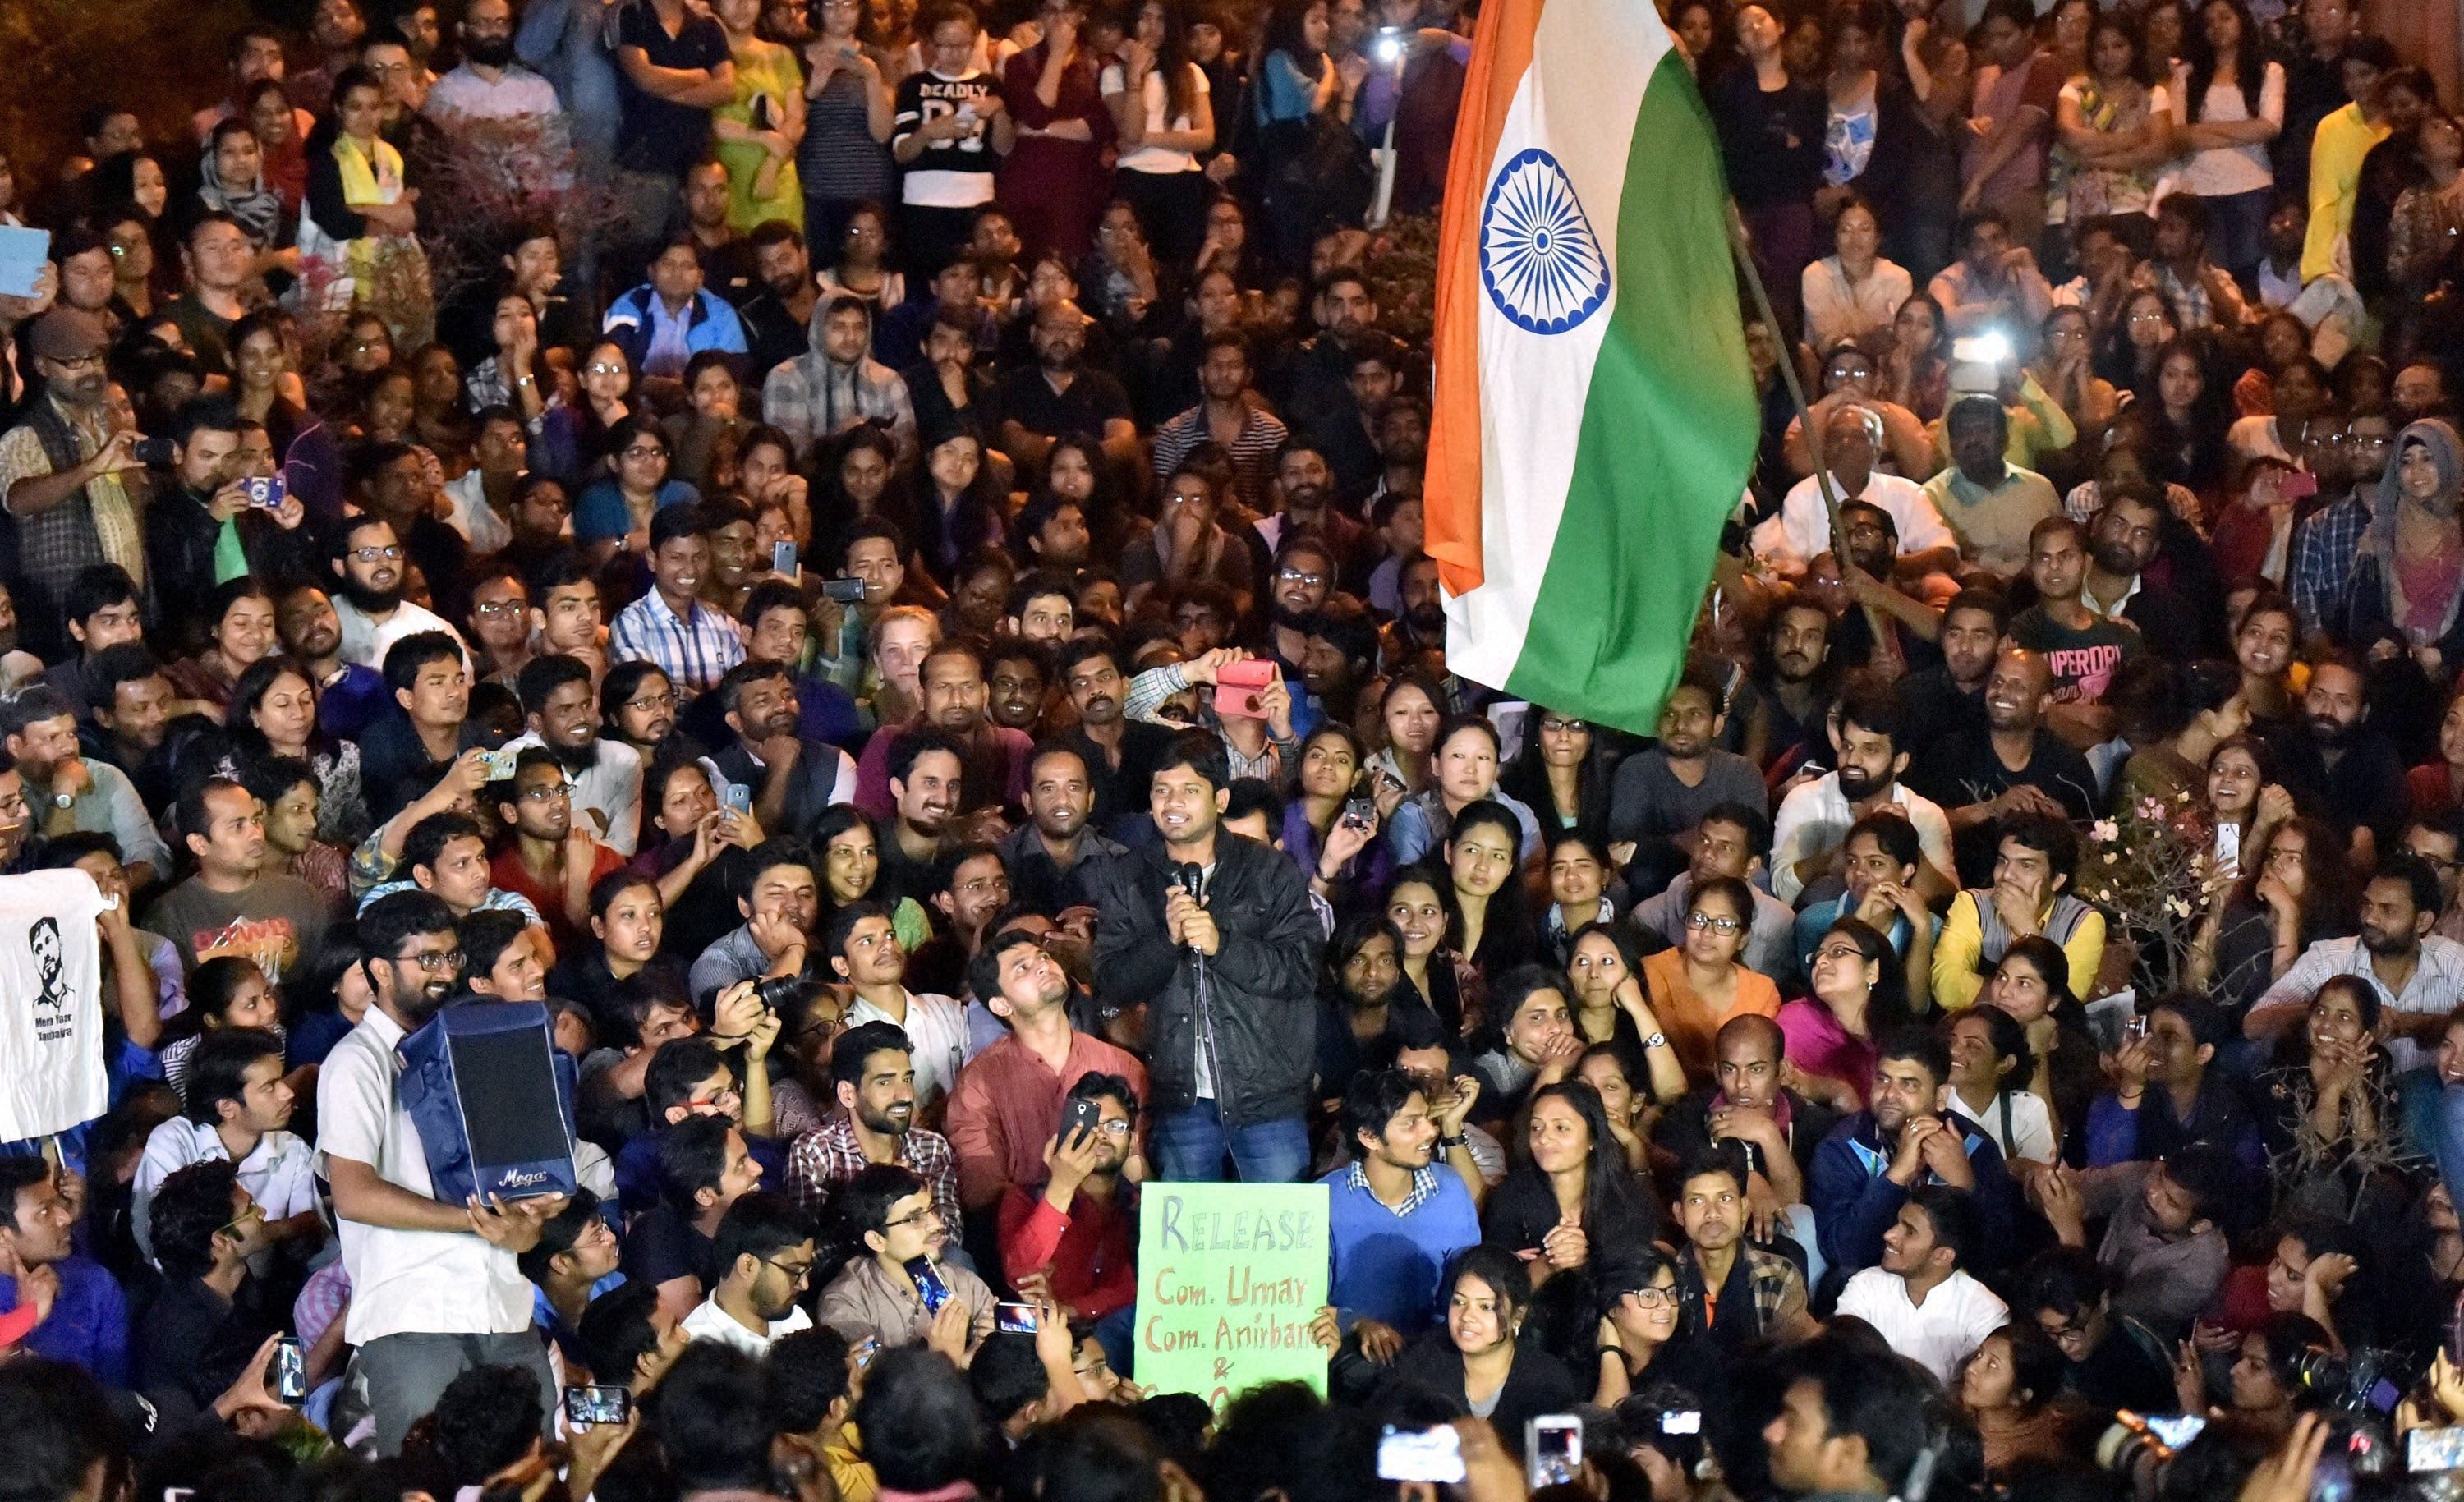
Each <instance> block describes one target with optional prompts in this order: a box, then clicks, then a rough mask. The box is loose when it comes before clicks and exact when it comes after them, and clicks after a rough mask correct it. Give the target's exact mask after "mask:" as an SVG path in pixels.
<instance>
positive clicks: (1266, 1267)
mask: <svg viewBox="0 0 2464 1502" xmlns="http://www.w3.org/2000/svg"><path fill="white" fill-rule="evenodd" d="M1326 1220H1327V1190H1326V1186H1325V1185H1323V1184H1150V1185H1148V1186H1146V1187H1145V1188H1144V1189H1143V1190H1142V1191H1141V1192H1140V1193H1139V1195H1138V1327H1137V1380H1138V1382H1139V1384H1140V1385H1142V1386H1145V1387H1148V1388H1151V1389H1153V1390H1154V1391H1156V1392H1194V1393H1196V1394H1198V1395H1199V1397H1201V1398H1204V1399H1205V1400H1206V1401H1207V1402H1208V1403H1211V1404H1215V1405H1216V1406H1217V1407H1219V1408H1220V1407H1221V1406H1222V1405H1223V1404H1224V1402H1225V1401H1226V1400H1227V1399H1229V1398H1231V1397H1232V1396H1233V1395H1234V1394H1236V1393H1239V1392H1242V1391H1243V1390H1245V1389H1247V1388H1250V1387H1254V1386H1256V1385H1257V1384H1258V1383H1260V1382H1286V1381H1290V1380H1294V1379H1297V1380H1299V1381H1301V1382H1307V1383H1309V1386H1311V1387H1312V1388H1314V1389H1316V1390H1317V1392H1318V1393H1319V1394H1320V1395H1321V1396H1323V1395H1324V1394H1325V1392H1326V1353H1325V1352H1324V1351H1323V1350H1321V1349H1320V1348H1319V1347H1318V1345H1317V1343H1316V1342H1315V1341H1313V1340H1311V1339H1309V1321H1310V1320H1312V1319H1314V1318H1316V1317H1317V1312H1318V1310H1320V1309H1321V1308H1323V1307H1325V1304H1326V1273H1327V1250H1326Z"/></svg>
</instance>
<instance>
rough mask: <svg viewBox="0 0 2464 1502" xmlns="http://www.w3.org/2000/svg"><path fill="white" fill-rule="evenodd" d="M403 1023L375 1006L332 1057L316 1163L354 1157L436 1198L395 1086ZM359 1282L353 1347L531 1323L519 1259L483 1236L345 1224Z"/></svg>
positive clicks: (346, 1250)
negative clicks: (411, 1336)
mask: <svg viewBox="0 0 2464 1502" xmlns="http://www.w3.org/2000/svg"><path fill="white" fill-rule="evenodd" d="M402 1039H403V1031H402V1027H401V1025H400V1024H398V1023H396V1022H395V1021H394V1020H393V1018H391V1017H389V1016H387V1015H386V1014H385V1009H384V1008H382V1007H370V1008H369V1009H368V1013H367V1015H366V1016H365V1017H363V1019H361V1022H360V1025H359V1026H358V1027H356V1028H353V1029H352V1030H351V1031H350V1032H349V1033H348V1034H344V1036H343V1038H342V1041H341V1042H340V1043H337V1044H335V1045H334V1052H333V1053H331V1054H329V1055H327V1056H326V1058H325V1066H324V1068H323V1069H322V1070H321V1071H319V1074H318V1078H317V1167H318V1169H319V1172H321V1173H322V1174H323V1175H324V1176H325V1177H326V1178H327V1179H328V1180H330V1179H331V1178H332V1177H333V1169H332V1166H331V1160H333V1159H336V1158H348V1159H350V1160H351V1161H352V1162H354V1163H363V1164H366V1165H368V1166H370V1167H372V1168H374V1169H375V1170H376V1171H377V1175H378V1177H380V1178H382V1179H384V1180H385V1182H386V1183H387V1184H390V1185H392V1186H395V1187H397V1188H401V1189H407V1190H408V1191H409V1192H410V1193H413V1194H417V1195H422V1196H432V1195H433V1193H434V1184H433V1182H432V1181H431V1180H430V1179H429V1176H428V1154H427V1152H426V1150H425V1149H424V1148H422V1146H421V1145H420V1141H419V1132H418V1129H417V1128H416V1127H414V1126H413V1125H412V1124H411V1121H410V1113H409V1112H407V1111H406V1110H404V1109H403V1108H402V1104H401V1101H400V1099H399V1098H398V1097H397V1095H396V1085H397V1083H398V1082H399V1080H400V1079H401V1078H402V1061H401V1057H400V1056H399V1055H398V1054H397V1053H396V1052H395V1051H396V1050H397V1049H399V1048H400V1047H401V1046H402ZM340 1230H341V1242H342V1266H343V1268H344V1269H345V1270H346V1271H347V1272H348V1273H349V1274H350V1279H351V1312H350V1317H349V1321H348V1323H347V1324H346V1325H345V1326H344V1329H343V1334H344V1336H345V1338H346V1339H349V1340H350V1342H351V1343H352V1344H353V1345H365V1344H367V1343H368V1342H369V1341H371V1340H375V1339H381V1338H383V1337H385V1336H389V1335H407V1334H420V1335H517V1334H519V1333H520V1332H522V1331H524V1330H528V1329H529V1328H530V1327H531V1285H530V1283H529V1281H528V1280H526V1279H525V1278H524V1277H523V1276H522V1273H521V1269H520V1268H519V1267H517V1265H516V1264H515V1260H514V1254H513V1253H512V1252H507V1251H505V1250H504V1249H503V1248H501V1247H492V1246H490V1245H489V1244H488V1243H487V1242H486V1241H483V1240H481V1239H480V1237H479V1235H478V1234H477V1233H476V1232H475V1231H454V1230H393V1229H391V1228H390V1227H385V1226H371V1225H368V1224H366V1223H365V1222H363V1221H356V1220H350V1219H341V1221H340Z"/></svg>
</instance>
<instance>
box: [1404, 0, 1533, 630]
mask: <svg viewBox="0 0 2464 1502" xmlns="http://www.w3.org/2000/svg"><path fill="white" fill-rule="evenodd" d="M1541 4H1542V0H1490V3H1489V4H1487V5H1485V6H1483V7H1482V8H1481V16H1480V25H1479V30H1478V32H1477V33H1475V37H1474V40H1473V43H1472V54H1471V68H1470V71H1469V73H1468V75H1467V76H1465V78H1464V80H1463V102H1464V103H1465V105H1466V106H1468V107H1467V108H1466V109H1465V111H1464V119H1463V122H1462V123H1461V124H1460V125H1458V126H1457V128H1456V130H1455V145H1454V155H1453V157H1452V159H1451V160H1450V161H1449V162H1448V163H1447V166H1446V182H1447V187H1448V191H1447V193H1446V196H1445V213H1444V217H1443V218H1442V220H1441V223H1440V231H1439V238H1438V302H1437V335H1436V358H1437V376H1436V387H1437V391H1436V395H1437V401H1436V411H1435V420H1434V422H1433V423H1432V424H1431V430H1430V433H1429V464H1428V476H1427V479H1426V482H1425V485H1424V492H1425V493H1424V500H1423V503H1422V512H1423V515H1424V517H1425V521H1424V530H1425V533H1426V541H1425V546H1426V547H1427V549H1428V553H1429V555H1430V556H1431V557H1433V558H1436V559H1437V560H1438V577H1439V578H1440V579H1441V581H1442V582H1443V583H1444V585H1445V588H1446V592H1447V593H1448V594H1453V595H1462V594H1466V593H1469V592H1470V591H1471V590H1472V589H1474V588H1476V587H1478V585H1479V584H1480V581H1481V573H1482V559H1481V541H1480V479H1481V424H1480V208H1481V194H1482V191H1483V189H1484V188H1485V185H1486V182H1487V177H1488V167H1489V163H1491V162H1493V161H1495V160H1496V158H1497V139H1498V137H1499V135H1501V134H1502V133H1503V132H1504V130H1505V128H1506V112H1507V107H1508V106H1509V105H1511V104H1512V103H1513V102H1514V93H1515V90H1516V89H1518V88H1520V87H1521V86H1522V83H1523V76H1524V75H1525V74H1526V73H1529V71H1530V69H1531V37H1532V33H1533V32H1534V31H1536V30H1537V29H1538V27H1539V24H1540V7H1541Z"/></svg>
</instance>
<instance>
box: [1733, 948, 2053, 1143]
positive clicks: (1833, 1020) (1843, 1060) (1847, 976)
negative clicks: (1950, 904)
mask: <svg viewBox="0 0 2464 1502" xmlns="http://www.w3.org/2000/svg"><path fill="white" fill-rule="evenodd" d="M2057 952H2058V951H2057ZM1807 969H1808V972H1809V979H1810V981H1811V984H1812V988H1813V991H1814V994H1813V995H1812V996H1810V997H1800V998H1799V999H1797V1000H1795V1001H1792V1002H1790V1003H1789V1004H1788V1005H1786V1006H1784V1007H1782V1008H1780V1009H1779V1011H1778V1012H1777V1013H1776V1016H1777V1019H1778V1022H1779V1031H1780V1036H1781V1037H1782V1038H1784V1039H1785V1040H1786V1043H1787V1047H1786V1049H1785V1050H1784V1054H1785V1056H1786V1058H1787V1060H1788V1069H1787V1072H1788V1073H1789V1074H1790V1075H1792V1076H1793V1077H1794V1078H1793V1079H1791V1080H1789V1081H1788V1083H1789V1085H1790V1087H1791V1088H1793V1089H1794V1090H1795V1091H1796V1092H1797V1093H1798V1094H1800V1095H1803V1096H1807V1097H1809V1098H1812V1099H1817V1100H1820V1101H1821V1102H1822V1103H1824V1104H1825V1105H1828V1106H1830V1107H1831V1108H1832V1109H1833V1110H1835V1111H1838V1112H1840V1113H1842V1114H1843V1115H1844V1114H1848V1113H1853V1112H1857V1111H1861V1110H1863V1109H1865V1096H1866V1093H1867V1091H1869V1090H1870V1089H1872V1087H1873V1079H1874V1060H1875V1041H1876V1040H1877V1039H1879V1038H1881V1037H1882V1036H1883V1035H1884V1034H1887V1033H1889V1032H1890V1031H1891V1030H1892V1029H1893V1028H1896V1027H1899V1026H1901V1025H1903V1024H1904V1023H1906V1022H1907V1021H1908V1020H1909V1012H1908V997H1907V988H1906V984H1905V982H1904V981H1903V979H1902V973H1903V972H1902V970H1901V969H1900V954H1899V951H1898V950H1897V949H1894V948H1892V947H1891V941H1890V940H1889V939H1887V938H1885V937H1883V935H1882V933H1881V931H1880V930H1879V929H1876V928H1875V927H1873V926H1872V925H1868V924H1865V923H1863V922H1860V921H1859V920H1858V919H1855V918H1842V919H1840V920H1839V921H1838V922H1837V923H1835V924H1833V925H1831V926H1830V927H1829V928H1827V929H1825V930H1824V931H1823V934H1822V937H1821V938H1820V939H1819V940H1817V941H1816V942H1815V946H1814V958H1813V960H1812V962H1811V963H1810V964H1809V965H1808V967H1807Z"/></svg>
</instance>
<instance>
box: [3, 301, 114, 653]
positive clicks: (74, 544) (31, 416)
mask: <svg viewBox="0 0 2464 1502" xmlns="http://www.w3.org/2000/svg"><path fill="white" fill-rule="evenodd" d="M19 334H20V346H19V347H20V348H21V349H22V350H23V351H24V352H25V354H26V355H27V356H29V357H31V359H32V360H33V373H34V374H36V375H39V376H40V377H42V382H43V396H42V400H40V401H38V402H33V403H28V404H27V405H26V406H25V408H24V410H23V413H22V415H21V417H20V418H19V420H18V422H17V424H16V425H15V426H13V427H11V428H10V429H9V430H8V431H7V432H5V433H0V505H5V507H6V509H7V511H8V512H9V515H10V518H11V521H12V522H13V523H14V524H15V528H16V536H15V538H14V549H13V552H14V557H13V560H12V563H11V570H10V573H11V578H12V580H13V581H14V582H15V583H16V584H17V586H18V587H19V589H20V590H21V591H22V592H23V594H24V599H23V601H22V603H23V604H24V606H25V610H24V625H25V628H26V640H25V645H26V646H27V647H28V648H29V649H30V650H32V651H33V652H35V653H36V654H37V655H39V656H42V657H44V658H46V659H49V658H54V657H58V656H60V655H62V654H61V652H60V650H59V648H60V642H61V632H60V630H59V622H60V621H62V620H66V619H67V612H66V610H65V609H64V608H63V607H64V606H65V605H66V603H67V596H68V590H69V585H70V583H71V581H73V580H74V579H76V577H77V574H78V572H79V571H80V570H82V569H85V568H88V567H90V566H92V565H94V564H97V563H117V564H119V565H120V566H121V568H123V569H126V570H127V571H128V572H129V574H130V576H131V577H138V576H141V575H142V574H143V571H144V568H145V554H144V543H143V533H141V532H140V530H139V526H138V517H137V512H136V509H135V507H134V505H133V504H132V502H131V501H130V498H129V495H128V491H127V489H126V486H125V485H124V483H123V482H122V480H121V476H123V475H125V474H127V473H129V472H130V471H131V470H136V469H142V468H144V467H143V465H142V464H140V463H139V462H138V459H137V444H138V440H139V438H140V437H141V436H142V435H140V434H139V433H137V432H136V431H135V430H134V429H133V428H121V429H119V430H118V431H112V430H109V429H108V427H107V424H106V423H105V420H104V412H103V406H104V402H103V399H104V397H105V395H106V389H105V388H106V387H107V386H108V385H109V384H110V378H109V376H108V375H107V374H106V372H105V371H104V369H103V359H104V356H105V354H106V353H107V352H108V351H109V349H110V346H111V337H110V336H109V334H107V333H106V332H105V331H104V329H103V327H102V324H101V323H100V322H99V321H98V320H97V319H96V318H95V316H93V315H92V314H89V313H81V312H79V311H77V309H75V308H54V309H53V310H52V311H51V312H49V313H46V314H44V315H43V316H41V317H39V318H36V319H34V320H33V323H32V324H30V325H28V326H27V327H25V328H24V329H22V330H20V331H19ZM141 582H142V580H141Z"/></svg>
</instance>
